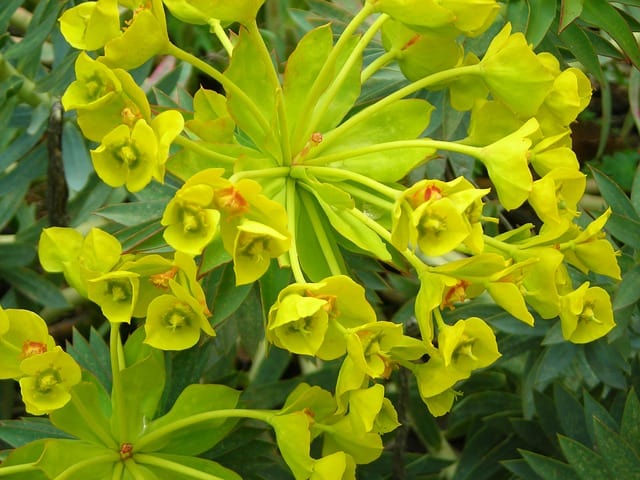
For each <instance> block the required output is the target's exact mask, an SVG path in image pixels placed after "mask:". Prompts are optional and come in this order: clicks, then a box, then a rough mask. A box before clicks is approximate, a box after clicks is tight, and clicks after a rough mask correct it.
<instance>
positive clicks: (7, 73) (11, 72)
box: [0, 53, 51, 107]
mask: <svg viewBox="0 0 640 480" xmlns="http://www.w3.org/2000/svg"><path fill="white" fill-rule="evenodd" d="M9 77H19V78H20V79H21V80H22V86H21V87H20V90H19V91H18V95H19V96H20V98H21V99H22V100H23V101H24V102H26V103H28V104H29V105H31V106H32V107H37V106H38V105H40V104H41V103H44V104H45V105H48V104H49V103H51V95H49V94H48V93H38V92H37V88H36V84H35V83H34V82H33V81H32V80H31V79H30V78H28V77H26V76H24V75H23V74H22V73H20V72H19V71H18V70H16V69H15V68H14V66H13V65H11V63H10V62H9V60H7V59H6V58H4V56H3V55H2V53H0V82H2V81H4V80H6V79H8V78H9Z"/></svg>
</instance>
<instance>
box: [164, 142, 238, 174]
mask: <svg viewBox="0 0 640 480" xmlns="http://www.w3.org/2000/svg"><path fill="white" fill-rule="evenodd" d="M173 143H175V144H176V145H179V146H181V147H183V148H188V149H189V150H191V151H193V152H195V153H197V154H198V155H201V156H203V157H206V158H210V159H211V160H215V161H216V162H220V163H222V164H223V166H224V167H228V166H230V165H233V164H234V163H235V161H236V160H237V158H236V157H232V156H230V155H225V154H223V153H218V152H216V151H215V150H211V149H210V148H207V147H205V146H204V145H201V144H199V143H198V142H196V141H194V140H191V139H190V138H187V137H183V136H178V137H176V138H175V140H174V141H173Z"/></svg>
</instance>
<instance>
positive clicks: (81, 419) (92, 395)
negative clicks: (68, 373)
mask: <svg viewBox="0 0 640 480" xmlns="http://www.w3.org/2000/svg"><path fill="white" fill-rule="evenodd" d="M70 393H71V400H70V401H69V402H68V403H67V404H66V405H65V406H64V407H62V408H60V409H58V410H55V411H53V412H52V413H51V414H50V415H49V417H50V418H51V422H52V423H53V424H54V425H55V426H56V427H58V428H59V429H60V430H63V431H65V432H67V433H70V434H71V435H73V436H74V437H77V438H80V439H81V440H85V441H87V442H89V443H93V444H95V445H102V446H104V447H107V448H113V447H114V446H117V445H118V443H117V442H116V440H115V439H114V438H113V436H112V435H111V428H110V425H109V418H110V417H111V402H110V399H109V396H108V395H107V392H106V391H104V389H102V388H101V387H98V385H96V384H95V383H93V382H80V383H78V384H76V385H74V387H73V388H72V389H71V392H70Z"/></svg>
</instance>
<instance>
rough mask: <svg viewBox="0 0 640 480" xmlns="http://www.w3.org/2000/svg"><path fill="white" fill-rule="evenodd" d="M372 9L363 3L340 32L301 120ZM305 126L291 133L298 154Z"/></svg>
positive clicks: (320, 92) (309, 113) (303, 138)
mask: <svg viewBox="0 0 640 480" xmlns="http://www.w3.org/2000/svg"><path fill="white" fill-rule="evenodd" d="M373 10H374V7H373V5H371V4H370V3H365V5H364V6H363V7H362V10H360V11H359V12H358V13H357V14H356V15H355V16H354V17H353V18H352V19H351V21H350V22H349V24H348V25H347V26H346V28H345V29H344V30H343V31H342V34H341V35H340V37H339V38H338V41H337V42H336V44H335V45H334V46H333V49H332V50H331V52H330V53H329V56H328V57H327V60H326V61H325V62H324V64H323V65H322V68H321V69H320V72H319V73H318V76H317V77H316V79H315V81H314V82H313V85H312V86H311V89H310V90H309V95H307V99H306V102H305V104H304V106H303V108H302V109H301V110H300V112H301V115H300V118H301V119H306V118H309V117H311V113H312V112H313V109H314V107H315V105H316V102H317V101H318V99H319V98H320V96H321V95H322V93H323V90H324V89H325V87H326V85H327V84H328V83H329V81H330V80H331V77H333V75H334V68H335V64H336V61H337V60H338V56H339V55H340V53H341V52H342V49H343V48H345V46H346V45H347V42H348V41H349V39H350V38H351V35H353V34H354V33H355V32H356V31H357V30H358V27H359V26H360V25H361V24H362V23H363V22H364V21H365V20H366V18H367V17H368V16H369V15H371V14H372V13H373ZM305 130H306V129H305V124H304V122H299V123H298V124H297V125H296V126H295V129H294V131H293V135H292V136H291V138H292V141H293V145H294V149H293V150H294V151H296V152H298V151H300V150H301V149H302V147H303V146H304V145H305V143H306V142H307V140H308V139H307V138H305V137H304V135H303V132H305Z"/></svg>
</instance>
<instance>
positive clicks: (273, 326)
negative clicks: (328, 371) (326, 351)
mask: <svg viewBox="0 0 640 480" xmlns="http://www.w3.org/2000/svg"><path fill="white" fill-rule="evenodd" d="M328 307H330V305H329V302H328V301H327V300H323V299H321V298H316V297H303V296H302V295H299V294H295V293H294V294H291V295H287V296H285V297H284V298H283V299H282V300H281V301H280V302H278V303H277V304H276V305H274V307H273V308H272V309H271V310H270V311H269V323H268V329H267V332H266V334H267V339H268V340H269V341H270V342H271V343H273V344H274V345H276V346H277V347H280V348H283V349H285V350H288V351H290V352H292V353H297V354H300V355H315V354H316V352H317V351H318V349H319V348H320V346H321V345H322V343H323V342H324V336H325V334H326V332H327V328H329V312H328V310H329V308H328Z"/></svg>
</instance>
